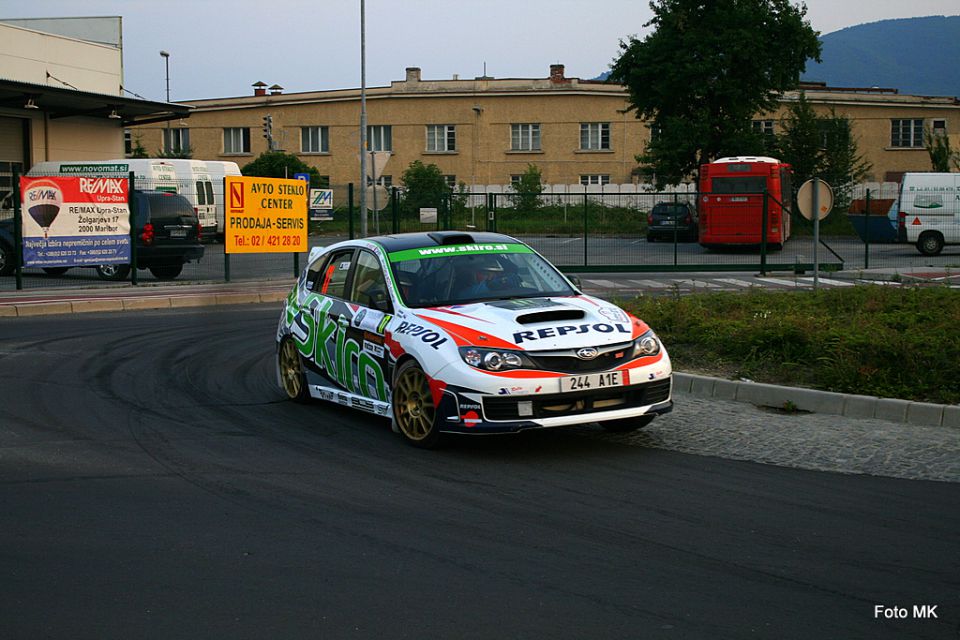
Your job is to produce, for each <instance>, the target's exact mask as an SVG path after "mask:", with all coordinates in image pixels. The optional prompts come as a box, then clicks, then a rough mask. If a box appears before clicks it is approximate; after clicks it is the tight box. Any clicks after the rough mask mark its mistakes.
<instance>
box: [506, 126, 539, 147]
mask: <svg viewBox="0 0 960 640" xmlns="http://www.w3.org/2000/svg"><path fill="white" fill-rule="evenodd" d="M510 150H511V151H540V124H539V123H537V124H512V125H510Z"/></svg>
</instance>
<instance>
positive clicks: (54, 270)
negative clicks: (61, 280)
mask: <svg viewBox="0 0 960 640" xmlns="http://www.w3.org/2000/svg"><path fill="white" fill-rule="evenodd" d="M69 270H70V267H44V268H43V272H44V273H46V274H47V275H50V276H62V275H63V274H65V273H66V272H67V271H69Z"/></svg>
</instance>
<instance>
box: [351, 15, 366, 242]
mask: <svg viewBox="0 0 960 640" xmlns="http://www.w3.org/2000/svg"><path fill="white" fill-rule="evenodd" d="M366 20H367V12H366V7H365V6H364V0H360V235H361V237H364V238H366V237H367V35H366ZM351 220H352V218H351ZM350 237H351V238H353V233H352V232H351V233H350Z"/></svg>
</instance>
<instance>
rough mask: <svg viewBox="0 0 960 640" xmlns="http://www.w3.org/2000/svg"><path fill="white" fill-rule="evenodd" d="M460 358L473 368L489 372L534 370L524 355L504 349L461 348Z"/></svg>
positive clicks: (531, 363)
mask: <svg viewBox="0 0 960 640" xmlns="http://www.w3.org/2000/svg"><path fill="white" fill-rule="evenodd" d="M460 357H461V358H463V361H464V362H466V363H467V364H468V365H470V366H471V367H476V368H477V369H485V370H487V371H509V370H510V369H533V368H534V364H533V362H531V361H530V359H529V358H527V357H526V356H525V355H523V354H522V353H517V352H516V351H505V350H503V349H483V348H481V347H460Z"/></svg>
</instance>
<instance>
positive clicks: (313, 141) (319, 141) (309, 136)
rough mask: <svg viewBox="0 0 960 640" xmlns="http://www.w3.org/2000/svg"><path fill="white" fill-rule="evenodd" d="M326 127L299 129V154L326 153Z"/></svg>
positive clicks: (327, 140)
mask: <svg viewBox="0 0 960 640" xmlns="http://www.w3.org/2000/svg"><path fill="white" fill-rule="evenodd" d="M329 151H330V140H329V134H328V132H327V127H300V153H328V152H329Z"/></svg>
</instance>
